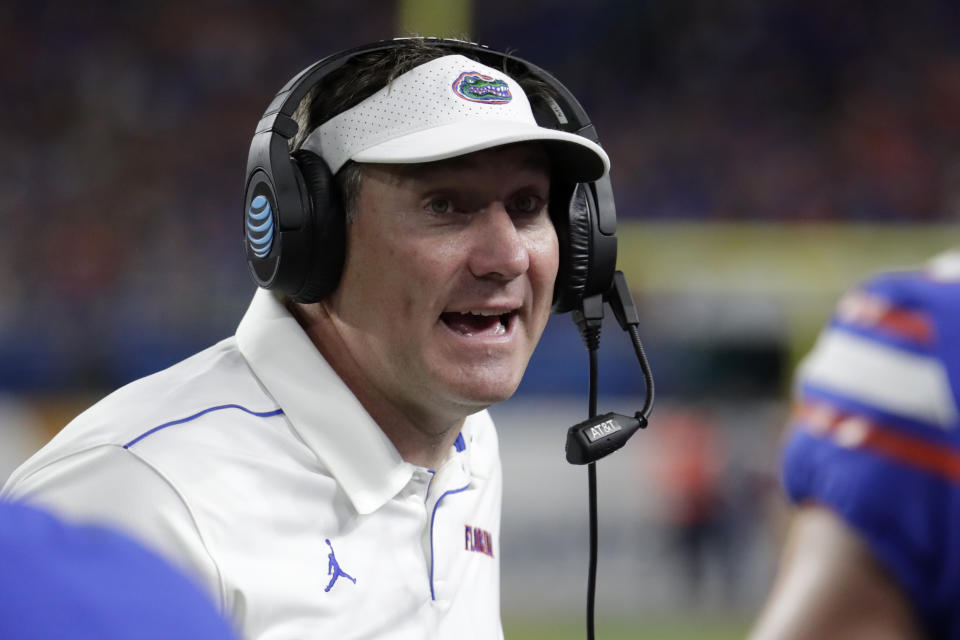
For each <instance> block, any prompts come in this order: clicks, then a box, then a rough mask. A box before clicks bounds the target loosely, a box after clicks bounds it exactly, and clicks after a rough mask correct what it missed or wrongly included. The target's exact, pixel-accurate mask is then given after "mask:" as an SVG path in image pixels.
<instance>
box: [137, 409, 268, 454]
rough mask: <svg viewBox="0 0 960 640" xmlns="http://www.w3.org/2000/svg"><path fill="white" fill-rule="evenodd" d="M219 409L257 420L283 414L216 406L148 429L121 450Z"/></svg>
mask: <svg viewBox="0 0 960 640" xmlns="http://www.w3.org/2000/svg"><path fill="white" fill-rule="evenodd" d="M221 409H240V410H241V411H244V412H246V413H249V414H250V415H252V416H257V417H258V418H270V417H273V416H279V415H281V414H282V413H283V409H274V410H272V411H252V410H250V409H247V408H246V407H241V406H240V405H238V404H221V405H219V406H216V407H210V408H208V409H204V410H203V411H198V412H197V413H195V414H193V415H192V416H187V417H186V418H180V419H179V420H171V421H170V422H164V423H163V424H161V425H160V426H157V427H154V428H152V429H150V430H149V431H146V432H144V433H141V434H140V435H139V436H137V437H136V438H134V439H133V440H131V441H130V442H128V443H127V444H125V445H123V448H124V449H129V448H130V447H132V446H133V445H135V444H137V443H138V442H140V441H141V440H143V439H144V438H146V437H147V436H149V435H150V434H152V433H156V432H157V431H160V430H161V429H166V428H167V427H172V426H173V425H176V424H183V423H184V422H190V421H191V420H196V419H197V418H199V417H201V416H204V415H206V414H208V413H210V412H211V411H220V410H221Z"/></svg>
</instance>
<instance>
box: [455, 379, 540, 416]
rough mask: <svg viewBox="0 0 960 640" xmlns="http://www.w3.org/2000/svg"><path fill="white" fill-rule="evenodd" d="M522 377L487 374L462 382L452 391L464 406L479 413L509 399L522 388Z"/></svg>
mask: <svg viewBox="0 0 960 640" xmlns="http://www.w3.org/2000/svg"><path fill="white" fill-rule="evenodd" d="M522 377H523V376H522V374H520V375H512V376H507V377H501V376H497V375H495V374H494V375H492V376H491V375H489V373H487V374H485V375H482V376H475V377H472V378H468V379H465V380H460V381H458V383H457V384H456V385H454V386H453V387H452V388H451V389H450V390H451V392H452V395H453V396H454V397H456V398H459V400H460V402H461V403H462V404H463V405H464V406H468V407H473V408H474V410H475V411H479V410H480V409H485V408H487V407H489V406H490V405H494V404H497V403H498V402H503V401H504V400H507V399H509V398H510V397H511V396H512V395H513V394H514V393H515V392H516V390H517V387H519V386H520V380H521V378H522Z"/></svg>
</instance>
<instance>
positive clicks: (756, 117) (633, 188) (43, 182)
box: [0, 0, 960, 391]
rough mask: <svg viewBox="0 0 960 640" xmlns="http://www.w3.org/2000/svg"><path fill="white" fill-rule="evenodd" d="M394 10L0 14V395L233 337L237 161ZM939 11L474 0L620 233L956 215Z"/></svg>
mask: <svg viewBox="0 0 960 640" xmlns="http://www.w3.org/2000/svg"><path fill="white" fill-rule="evenodd" d="M396 4H397V3H395V2H388V1H378V0H352V1H350V2H346V1H343V0H340V1H330V2H312V3H303V2H297V1H295V0H277V1H274V2H256V1H254V0H244V1H229V2H228V1H227V0H195V1H194V2H190V3H178V2H166V1H165V2H160V1H158V0H144V1H142V2H136V3H121V4H117V3H113V2H108V1H106V0H95V1H91V2H85V3H83V5H82V8H81V7H79V6H77V5H74V4H72V3H56V2H44V1H40V2H32V1H31V2H28V1H27V0H15V1H13V2H6V3H3V5H2V6H0V25H2V26H0V30H2V31H0V55H2V56H3V59H4V60H5V61H6V62H5V64H4V65H2V67H0V91H2V94H3V96H4V98H3V100H0V116H2V117H0V135H2V140H3V145H4V149H5V150H6V153H3V154H2V155H0V189H2V194H3V196H2V204H0V219H2V222H3V233H0V296H2V299H3V304H2V305H0V389H6V390H14V391H20V390H43V389H53V390H56V389H61V388H78V387H80V388H107V387H111V386H114V385H116V384H119V383H122V382H125V381H127V380H130V379H132V378H134V377H137V376H139V375H142V374H144V373H147V372H150V371H152V370H155V369H157V368H159V367H160V366H164V365H166V364H169V363H172V362H174V361H175V360H177V359H179V358H180V357H182V355H184V354H186V353H189V352H191V351H194V350H196V349H199V348H202V347H203V346H206V345H207V344H209V343H211V342H213V341H214V340H216V339H219V338H221V337H224V336H226V335H229V334H230V333H232V331H233V328H234V326H235V323H236V321H237V319H238V317H239V315H240V313H241V312H242V310H243V307H244V305H245V304H246V302H247V299H248V296H249V293H250V292H251V290H252V284H251V283H250V281H249V278H248V277H247V274H246V272H245V266H244V264H243V260H242V253H241V244H240V238H241V235H240V211H239V207H240V200H241V192H242V179H243V170H244V165H245V160H246V152H247V145H248V143H249V139H250V136H251V134H252V131H253V127H254V125H255V124H256V122H257V120H258V119H259V116H260V114H261V113H262V111H263V109H264V108H265V107H266V105H267V104H268V102H269V100H270V98H271V97H272V95H273V94H274V92H276V91H277V90H278V89H279V88H280V87H281V86H282V85H283V84H284V83H285V82H286V80H287V79H288V78H289V77H291V76H292V75H293V74H294V73H296V72H297V71H298V70H300V69H301V68H303V67H305V66H306V65H308V64H309V63H311V62H312V61H314V60H315V59H317V58H319V57H321V56H323V55H326V54H329V53H332V52H334V51H337V50H339V49H342V48H346V47H349V46H351V45H355V44H359V43H363V42H367V41H372V40H376V39H381V38H387V37H392V36H395V35H402V34H401V33H399V32H398V27H397V16H398V9H397V6H396ZM958 27H960V5H958V4H957V3H954V2H951V1H949V0H923V1H921V2H916V3H902V2H901V3H893V2H879V3H878V2H867V1H866V0H856V1H853V2H847V3H835V2H829V1H827V0H812V1H806V2H799V0H790V1H787V2H777V3H769V2H762V1H761V0H732V1H730V2H723V3H717V2H711V1H710V0H696V1H693V2H683V3H677V2H669V1H668V0H649V1H646V2H632V1H627V0H602V1H594V0H565V1H556V0H551V1H547V0H538V1H535V2H527V3H523V5H522V6H519V5H518V4H517V3H516V2H508V1H507V0H484V1H483V2H475V3H474V9H473V32H472V34H469V35H471V36H472V37H473V38H474V39H475V40H477V41H479V42H482V43H485V44H489V45H490V46H493V47H496V48H500V49H509V50H512V51H514V52H515V53H517V54H518V55H520V56H522V57H526V58H528V59H530V60H532V61H535V62H536V63H538V64H539V65H540V66H543V67H544V68H546V69H548V70H551V71H553V72H555V73H556V75H557V76H558V77H560V78H562V79H563V80H564V82H565V84H567V85H568V86H569V87H570V88H571V89H572V90H573V91H574V93H575V94H576V95H577V96H578V97H579V98H580V99H581V101H582V102H583V104H584V106H585V107H586V108H587V111H588V113H590V114H591V116H592V118H593V120H594V122H595V123H596V124H597V128H598V131H599V133H600V137H601V140H602V141H603V142H604V144H605V146H606V147H607V149H608V150H609V152H610V155H611V156H612V158H613V165H614V170H613V180H614V187H615V190H616V196H617V204H618V213H619V215H620V216H621V218H622V219H624V220H628V221H629V220H649V219H658V220H664V219H666V220H694V221H697V220H739V221H744V220H746V221H776V222H785V221H791V222H792V221H809V220H815V221H898V222H904V221H910V222H928V221H929V222H933V221H944V220H948V219H953V216H954V214H955V212H956V209H957V208H958V206H960V162H958V160H960V151H958V150H960V37H958V36H957V35H956V34H957V33H960V29H958Z"/></svg>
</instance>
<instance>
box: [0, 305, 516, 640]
mask: <svg viewBox="0 0 960 640" xmlns="http://www.w3.org/2000/svg"><path fill="white" fill-rule="evenodd" d="M501 494H502V480H501V469H500V459H499V453H498V446H497V436H496V432H495V430H494V427H493V423H492V422H491V420H490V418H489V416H488V414H487V413H486V412H481V413H478V414H475V415H473V416H470V417H469V418H467V420H466V423H465V425H464V427H463V429H462V431H461V437H460V438H459V439H458V441H457V444H456V446H455V447H452V448H451V452H450V456H449V457H448V458H447V460H446V461H445V463H444V464H443V465H442V466H441V467H440V468H439V469H435V470H430V469H424V468H420V467H417V466H414V465H412V464H409V463H407V462H404V461H403V460H402V459H401V457H400V455H399V454H398V452H397V450H396V449H395V448H394V446H393V444H392V443H391V442H390V441H389V439H387V437H386V436H385V435H384V434H383V432H382V431H381V430H380V429H379V427H378V426H377V425H376V423H374V422H373V420H372V419H371V418H370V416H369V415H368V414H367V413H366V411H365V410H364V409H363V407H362V406H361V405H360V404H359V402H358V401H357V399H356V398H355V397H354V396H353V394H352V393H350V391H349V390H348V389H347V387H346V386H345V385H344V384H343V382H342V381H341V380H340V379H339V378H338V377H337V375H336V374H335V373H334V372H333V370H332V369H331V368H330V366H329V365H328V364H327V362H326V361H325V360H324V359H323V358H322V357H321V355H320V354H319V352H318V351H317V350H316V348H315V347H314V346H313V344H312V343H311V342H310V340H309V338H308V337H307V336H306V334H305V333H304V332H303V330H302V329H301V328H300V326H299V325H298V324H297V322H296V320H294V318H293V317H292V316H291V315H290V314H289V313H288V312H287V310H286V309H285V308H284V306H283V305H282V304H281V303H280V302H279V301H278V300H277V299H276V298H275V297H274V296H273V295H272V294H271V293H270V292H268V291H265V290H260V291H258V292H257V294H256V295H255V296H254V299H253V302H252V303H251V305H250V309H249V310H248V311H247V313H246V315H245V316H244V318H243V320H242V321H241V323H240V326H239V328H238V330H237V334H236V336H235V337H233V338H229V339H227V340H224V341H222V342H220V343H219V344H217V345H215V346H213V347H211V348H209V349H207V350H205V351H203V352H201V353H199V354H197V355H195V356H193V357H191V358H189V359H187V360H185V361H183V362H181V363H180V364H177V365H175V366H173V367H171V368H170V369H167V370H165V371H161V372H160V373H157V374H155V375H152V376H149V377H147V378H144V379H142V380H138V381H136V382H134V383H132V384H130V385H127V386H126V387H123V388H122V389H120V390H118V391H116V392H115V393H113V394H111V395H110V396H108V397H107V398H105V399H104V400H102V401H101V402H99V403H98V404H96V405H94V406H93V407H92V408H90V409H88V410H87V411H85V412H84V413H83V414H81V415H80V416H78V417H77V418H76V419H75V420H74V421H73V422H71V423H70V424H69V425H67V427H65V428H64V429H63V431H61V432H60V433H59V434H58V435H57V436H56V437H55V438H54V439H53V440H52V441H51V442H50V443H49V444H47V446H45V447H44V448H43V449H41V450H40V451H39V452H38V453H36V454H35V455H34V456H33V457H32V458H30V459H29V460H28V461H27V462H25V463H24V464H23V465H22V466H21V467H20V468H19V469H17V470H16V471H15V472H14V473H13V475H11V477H10V479H9V480H8V482H7V484H6V486H5V487H4V489H3V495H4V496H7V497H16V498H23V499H26V500H29V501H31V502H35V503H38V504H40V505H42V506H46V507H48V508H50V509H53V510H54V511H57V512H59V513H61V514H63V515H65V516H67V517H69V518H72V519H78V520H85V521H91V520H92V521H99V522H104V521H106V522H107V523H108V524H112V525H114V526H117V527H119V528H121V529H123V530H125V531H127V532H129V533H131V534H132V535H134V536H136V537H138V538H140V539H142V540H143V541H145V542H146V543H148V544H150V545H152V546H154V547H155V548H157V549H159V550H160V551H162V552H163V553H165V554H166V555H167V556H168V557H170V558H171V559H172V560H174V561H175V562H176V563H178V564H179V565H180V566H181V567H183V568H185V569H186V570H187V571H188V572H189V573H191V574H193V575H195V576H196V577H197V578H198V579H199V580H200V581H201V583H202V584H204V585H205V586H206V587H207V588H208V589H209V590H210V591H211V592H212V593H213V594H214V596H215V597H216V598H217V599H218V600H219V602H220V604H221V606H222V607H223V610H224V612H225V613H226V614H227V615H228V616H229V617H230V618H231V619H232V620H233V622H234V624H235V626H236V627H237V629H238V630H239V631H240V632H241V633H242V634H243V636H244V637H246V638H260V639H263V640H268V639H270V640H273V639H281V638H282V639H294V638H324V639H329V638H416V639H418V640H421V639H424V638H484V639H486V638H502V637H503V633H502V631H501V626H500V587H499V582H500V580H499V573H500V570H499V556H500V538H499V536H500V504H501Z"/></svg>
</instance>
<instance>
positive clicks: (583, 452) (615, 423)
mask: <svg viewBox="0 0 960 640" xmlns="http://www.w3.org/2000/svg"><path fill="white" fill-rule="evenodd" d="M646 426H647V419H646V418H645V417H643V415H642V414H641V413H640V412H639V411H638V412H637V413H636V415H635V416H634V417H630V416H625V415H622V414H619V413H613V412H611V413H605V414H603V415H602V416H597V417H596V418H592V419H590V420H584V421H583V422H581V423H580V424H575V425H573V426H572V427H570V428H569V429H568V430H567V447H566V449H567V462H569V463H570V464H587V463H590V462H596V461H597V460H599V459H600V458H603V457H604V456H607V455H609V454H611V453H613V452H614V451H616V450H617V449H619V448H620V447H622V446H623V445H625V444H627V440H629V439H630V436H632V435H633V434H634V433H636V432H637V430H639V429H644V428H646Z"/></svg>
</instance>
